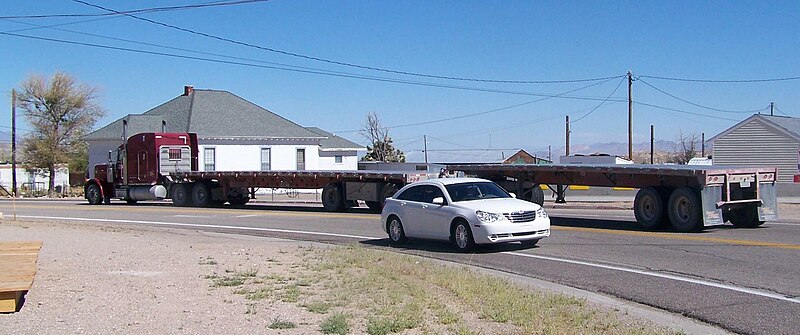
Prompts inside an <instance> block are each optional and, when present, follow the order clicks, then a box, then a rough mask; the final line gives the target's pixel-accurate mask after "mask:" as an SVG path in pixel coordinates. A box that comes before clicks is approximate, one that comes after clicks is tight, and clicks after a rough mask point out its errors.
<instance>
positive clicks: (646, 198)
mask: <svg viewBox="0 0 800 335" xmlns="http://www.w3.org/2000/svg"><path fill="white" fill-rule="evenodd" d="M633 214H634V216H636V222H638V223H639V225H640V226H642V228H645V229H656V228H659V227H661V226H662V225H663V224H664V200H663V199H662V198H661V192H659V191H658V190H657V189H656V188H655V187H645V188H642V189H640V190H639V192H636V198H635V199H634V200H633Z"/></svg>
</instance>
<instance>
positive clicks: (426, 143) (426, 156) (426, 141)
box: [422, 135, 428, 164]
mask: <svg viewBox="0 0 800 335" xmlns="http://www.w3.org/2000/svg"><path fill="white" fill-rule="evenodd" d="M422 140H423V141H425V143H423V147H424V148H425V164H428V135H422Z"/></svg>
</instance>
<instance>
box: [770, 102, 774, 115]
mask: <svg viewBox="0 0 800 335" xmlns="http://www.w3.org/2000/svg"><path fill="white" fill-rule="evenodd" d="M774 109H775V102H774V101H773V102H770V103H769V116H775V115H773V114H772V113H773V110H774Z"/></svg>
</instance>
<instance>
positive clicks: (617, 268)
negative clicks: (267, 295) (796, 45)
mask: <svg viewBox="0 0 800 335" xmlns="http://www.w3.org/2000/svg"><path fill="white" fill-rule="evenodd" d="M17 217H21V218H28V219H48V220H73V221H89V222H113V223H141V224H149V225H157V226H177V227H194V228H221V229H232V230H249V231H268V232H277V233H291V234H302V235H318V236H334V237H347V238H355V239H362V240H374V239H379V237H371V236H359V235H347V234H334V233H324V232H309V231H301V230H289V229H275V228H258V227H236V226H224V225H204V224H195V223H178V222H159V221H137V220H115V219H88V218H70V217H57V216H25V215H18V216H17ZM500 253H501V254H506V255H512V256H519V257H526V258H535V259H543V260H548V261H554V262H562V263H569V264H576V265H583V266H591V267H596V268H601V269H607V270H614V271H621V272H629V273H635V274H640V275H644V276H651V277H657V278H664V279H671V280H676V281H682V282H686V283H692V284H698V285H704V286H710V287H716V288H721V289H726V290H731V291H735V292H741V293H747V294H752V295H757V296H761V297H766V298H773V299H778V300H783V301H788V302H792V303H796V304H800V299H797V298H791V297H787V296H783V295H780V294H774V293H770V292H764V291H760V290H755V289H749V288H745V287H737V286H732V285H726V284H721V283H715V282H711V281H707V280H699V279H694V278H688V277H681V276H676V275H671V274H666V273H658V272H652V271H644V270H637V269H630V268H624V267H620V266H613V265H605V264H598V263H591V262H585V261H577V260H571V259H565V258H558V257H550V256H540V255H531V254H524V253H519V252H512V251H503V252H500Z"/></svg>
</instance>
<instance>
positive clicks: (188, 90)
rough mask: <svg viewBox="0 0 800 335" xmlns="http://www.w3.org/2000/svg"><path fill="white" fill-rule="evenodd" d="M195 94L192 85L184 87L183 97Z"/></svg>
mask: <svg viewBox="0 0 800 335" xmlns="http://www.w3.org/2000/svg"><path fill="white" fill-rule="evenodd" d="M192 92H194V87H192V85H186V86H184V87H183V95H185V96H189V95H191V94H192Z"/></svg>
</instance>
